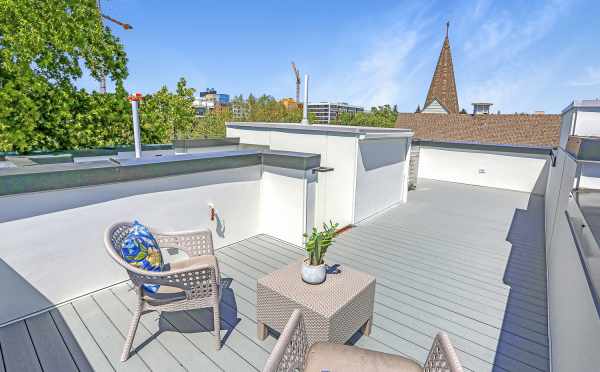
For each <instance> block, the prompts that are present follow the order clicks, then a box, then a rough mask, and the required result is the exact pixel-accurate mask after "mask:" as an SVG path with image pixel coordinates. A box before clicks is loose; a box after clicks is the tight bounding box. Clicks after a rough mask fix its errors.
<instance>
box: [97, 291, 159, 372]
mask: <svg viewBox="0 0 600 372" xmlns="http://www.w3.org/2000/svg"><path fill="white" fill-rule="evenodd" d="M90 297H91V299H92V301H94V303H95V304H96V306H97V307H98V309H100V311H101V312H102V314H103V315H104V316H105V317H106V319H108V321H109V323H110V324H112V326H113V328H114V329H115V330H116V331H117V333H118V334H120V335H121V337H122V338H123V342H125V340H126V338H127V336H126V335H124V334H123V333H122V332H121V330H120V329H119V327H117V325H116V324H115V322H113V320H112V319H111V318H110V316H108V314H107V313H106V311H104V309H103V308H102V306H100V304H99V303H98V301H96V298H95V297H94V296H93V295H91V296H90ZM135 356H137V357H138V358H139V359H140V360H141V362H142V363H143V364H144V365H145V366H146V368H148V370H149V371H153V369H152V368H150V366H149V365H148V363H146V361H145V360H144V358H142V356H141V355H139V354H138V353H136V354H135ZM129 357H130V358H132V357H134V355H130V356H129Z"/></svg>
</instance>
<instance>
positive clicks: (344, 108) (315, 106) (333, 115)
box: [308, 102, 365, 124]
mask: <svg viewBox="0 0 600 372" xmlns="http://www.w3.org/2000/svg"><path fill="white" fill-rule="evenodd" d="M364 111H365V109H364V108H363V107H360V106H353V105H349V104H348V103H346V102H337V103H336V102H314V103H309V104H308V112H309V113H313V114H314V115H315V117H316V122H315V124H329V123H332V122H335V120H336V119H337V117H338V115H339V114H340V113H342V112H350V113H353V114H356V113H357V112H364Z"/></svg>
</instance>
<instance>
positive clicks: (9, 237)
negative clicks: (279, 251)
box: [0, 153, 318, 324]
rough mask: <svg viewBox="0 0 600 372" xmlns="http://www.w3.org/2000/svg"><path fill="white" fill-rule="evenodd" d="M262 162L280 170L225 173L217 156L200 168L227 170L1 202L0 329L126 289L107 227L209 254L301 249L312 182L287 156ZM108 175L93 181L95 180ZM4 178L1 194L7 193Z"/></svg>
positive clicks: (241, 168)
mask: <svg viewBox="0 0 600 372" xmlns="http://www.w3.org/2000/svg"><path fill="white" fill-rule="evenodd" d="M304 155H306V156H305V157H304V158H301V161H304V159H305V158H306V157H308V156H312V158H311V159H313V161H317V165H318V156H316V155H311V154H304ZM182 156H183V155H182ZM191 156H194V155H191ZM200 156H202V155H200ZM209 156H210V155H207V157H209ZM270 156H271V158H275V159H274V161H275V162H277V161H278V159H277V158H276V157H277V156H281V157H282V158H283V159H284V160H283V161H282V162H281V161H280V164H276V165H268V164H265V163H267V161H266V160H264V155H261V154H252V153H250V154H246V155H242V156H240V157H241V158H243V159H246V160H244V161H246V162H249V161H254V163H252V164H250V165H248V164H247V163H246V164H245V163H242V162H241V161H238V163H240V164H239V165H238V163H235V164H234V165H231V163H232V162H235V161H237V160H229V159H228V158H226V157H222V156H220V155H219V153H216V155H215V156H214V158H206V159H200V160H198V161H203V163H202V164H204V165H205V166H208V167H212V168H214V167H215V163H217V162H220V164H221V165H224V166H225V168H223V169H213V170H202V171H197V172H193V173H184V174H177V175H167V176H159V177H154V176H152V177H151V178H148V177H146V178H145V179H139V180H131V181H127V182H114V183H100V184H93V185H89V186H83V187H72V188H59V189H49V190H44V191H36V192H20V193H15V194H9V195H3V196H0V236H2V242H1V243H0V292H2V293H3V296H4V298H5V299H12V300H7V301H0V324H3V323H6V322H8V321H11V320H14V319H18V318H19V317H24V316H27V315H28V314H32V313H35V312H36V311H40V310H43V309H45V308H48V307H51V306H53V305H56V304H60V303H61V302H64V301H67V300H70V299H73V298H75V297H77V296H80V295H83V294H86V293H90V292H93V291H96V290H99V289H102V288H105V287H107V286H110V285H113V284H116V283H118V282H120V281H123V280H126V279H127V275H126V273H125V271H124V270H123V269H122V268H120V267H119V266H118V265H117V264H115V263H114V262H113V261H112V260H111V259H110V258H109V256H108V255H107V253H106V251H105V247H104V232H105V230H106V229H107V228H108V227H109V226H110V225H112V224H113V223H115V222H119V221H123V222H129V221H133V220H134V219H137V220H139V221H140V222H141V223H143V224H145V225H148V226H150V227H152V228H155V229H157V230H161V231H181V230H191V229H209V230H211V231H212V236H213V239H214V243H215V247H216V248H220V247H223V246H225V245H228V244H232V243H235V242H238V241H240V240H243V239H246V238H249V237H252V236H255V235H258V234H262V233H267V234H271V235H273V236H275V237H277V238H279V239H282V240H284V241H287V242H289V243H292V244H295V245H300V244H302V241H303V233H304V232H305V231H306V229H307V226H308V225H310V226H312V224H313V220H312V219H308V218H307V216H308V215H311V214H313V215H314V212H313V210H314V201H315V189H314V175H313V174H312V172H311V171H307V170H303V169H296V168H298V167H297V166H295V165H294V164H295V163H294V164H292V165H293V166H292V168H286V166H287V165H289V164H290V161H289V158H290V157H294V154H286V155H281V154H275V155H273V154H271V155H270ZM232 158H235V157H232ZM248 159H249V160H248ZM261 159H263V160H261ZM315 159H316V160H315ZM261 161H262V163H260V164H259V162H261ZM286 162H287V163H286ZM204 165H203V166H204ZM92 166H93V165H92ZM186 166H187V164H178V163H175V162H174V163H167V164H160V163H157V164H145V165H142V166H141V167H138V168H139V169H137V170H134V172H136V174H141V172H146V170H144V169H148V168H144V167H151V169H154V171H156V169H157V167H160V169H161V170H160V171H161V172H167V173H168V172H171V170H172V169H173V168H174V167H180V168H181V169H184V168H185V167H186ZM68 167H69V169H70V170H73V169H75V170H76V171H77V172H80V171H83V172H85V171H86V170H87V168H84V169H82V168H80V167H81V166H80V165H69V166H68ZM84 167H87V166H84ZM59 168H60V166H59ZM29 169H32V170H33V172H34V173H31V174H24V177H30V176H33V177H37V178H36V181H35V182H34V183H33V186H34V187H35V185H37V184H38V183H44V182H46V181H45V180H44V176H38V175H36V174H35V168H29ZM106 169H109V170H114V166H111V165H110V164H109V165H107V166H106V167H105V166H101V167H100V168H98V169H94V171H96V172H98V175H99V176H98V177H101V176H105V175H106V174H105V173H102V172H104V170H106ZM62 170H63V171H64V169H62ZM125 170H127V169H118V171H121V172H123V171H125ZM20 171H21V172H27V169H22V170H20ZM184 172H187V170H184ZM58 173H60V172H58ZM54 174H56V173H54ZM17 175H18V174H17ZM2 176H3V175H2V174H0V186H6V185H8V183H9V182H10V183H13V184H14V182H13V181H11V180H5V178H6V174H4V176H5V177H2ZM59 178H60V174H59ZM25 181H26V179H25ZM3 182H7V183H3ZM59 182H60V181H59ZM93 182H96V180H94V181H93ZM5 190H6V188H4V189H3V191H5ZM210 206H212V207H214V208H215V212H216V213H215V216H214V219H211V213H210V208H209V207H210ZM307 211H308V212H307ZM163 253H165V252H163Z"/></svg>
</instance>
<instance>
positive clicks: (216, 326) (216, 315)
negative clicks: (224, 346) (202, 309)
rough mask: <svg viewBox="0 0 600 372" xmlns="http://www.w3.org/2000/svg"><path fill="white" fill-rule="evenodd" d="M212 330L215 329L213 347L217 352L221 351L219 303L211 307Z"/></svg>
mask: <svg viewBox="0 0 600 372" xmlns="http://www.w3.org/2000/svg"><path fill="white" fill-rule="evenodd" d="M213 317H214V329H215V342H216V344H215V346H216V347H217V350H221V313H220V312H219V301H218V299H217V303H216V304H215V305H213Z"/></svg>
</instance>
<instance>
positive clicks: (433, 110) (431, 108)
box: [421, 99, 448, 114]
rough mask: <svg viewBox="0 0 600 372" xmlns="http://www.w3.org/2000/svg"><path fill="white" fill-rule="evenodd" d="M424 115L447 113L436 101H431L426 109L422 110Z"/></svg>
mask: <svg viewBox="0 0 600 372" xmlns="http://www.w3.org/2000/svg"><path fill="white" fill-rule="evenodd" d="M421 112H423V113H424V114H447V113H448V111H447V110H446V109H445V108H444V106H442V105H441V104H440V103H439V102H438V101H437V100H435V99H434V100H433V101H431V103H430V104H429V105H427V107H424V108H423V111H421Z"/></svg>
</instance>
